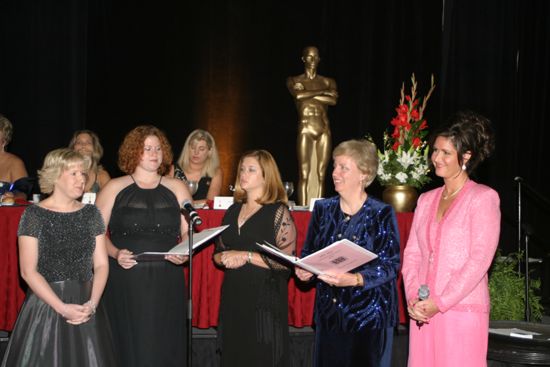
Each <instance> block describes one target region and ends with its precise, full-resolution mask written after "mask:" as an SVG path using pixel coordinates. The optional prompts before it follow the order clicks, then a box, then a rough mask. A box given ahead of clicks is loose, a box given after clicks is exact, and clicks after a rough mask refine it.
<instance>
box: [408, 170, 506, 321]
mask: <svg viewBox="0 0 550 367" xmlns="http://www.w3.org/2000/svg"><path fill="white" fill-rule="evenodd" d="M442 191H443V186H442V187H440V188H437V189H434V190H431V191H429V192H426V193H424V194H422V195H421V196H420V198H419V199H418V206H417V208H416V211H415V213H414V219H413V224H412V229H411V232H410V235H409V240H408V241H407V247H406V248H405V252H404V260H403V268H402V272H403V281H404V284H405V293H406V296H407V299H408V300H412V299H415V298H417V297H418V288H419V287H420V285H421V284H427V285H428V286H429V288H430V298H432V299H433V300H434V301H435V302H436V304H437V306H438V307H439V310H440V311H441V312H446V311H447V310H451V309H452V310H455V311H471V312H489V310H490V302H489V289H488V285H487V282H488V278H487V271H488V269H489V266H490V265H491V261H492V260H493V256H494V254H495V251H496V248H497V245H498V239H499V234H500V200H499V197H498V194H497V192H496V191H494V190H493V189H491V188H490V187H487V186H485V185H481V184H478V183H475V182H474V181H471V180H470V181H468V182H466V184H465V186H464V187H463V189H462V190H461V191H460V192H459V193H458V195H457V197H456V198H455V200H454V202H453V203H452V204H451V206H450V207H449V208H448V209H447V212H446V213H445V215H444V216H443V218H441V221H439V222H438V221H437V219H436V213H437V206H438V204H439V199H440V197H441V194H442Z"/></svg>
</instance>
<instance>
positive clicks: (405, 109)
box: [396, 104, 409, 115]
mask: <svg viewBox="0 0 550 367" xmlns="http://www.w3.org/2000/svg"><path fill="white" fill-rule="evenodd" d="M396 111H397V113H398V114H400V115H401V114H406V113H407V112H409V106H407V105H406V104H402V105H399V107H397V108H396Z"/></svg>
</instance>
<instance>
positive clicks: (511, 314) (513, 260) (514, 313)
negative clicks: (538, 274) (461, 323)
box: [489, 251, 543, 321]
mask: <svg viewBox="0 0 550 367" xmlns="http://www.w3.org/2000/svg"><path fill="white" fill-rule="evenodd" d="M522 258H523V254H522V253H520V254H518V253H513V254H509V255H508V256H507V257H505V258H502V257H501V255H500V251H499V252H497V256H496V257H495V261H494V262H493V265H492V268H491V271H490V273H489V293H490V295H491V320H524V317H525V277H524V276H523V274H518V270H517V269H518V262H519V261H521V259H522ZM539 289H540V280H539V279H530V283H529V306H530V309H531V321H540V320H541V319H542V312H543V307H542V305H541V303H540V296H538V295H536V293H535V292H536V291H537V290H539Z"/></svg>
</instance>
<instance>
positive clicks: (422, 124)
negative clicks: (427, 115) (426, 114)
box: [418, 120, 428, 130]
mask: <svg viewBox="0 0 550 367" xmlns="http://www.w3.org/2000/svg"><path fill="white" fill-rule="evenodd" d="M427 127H428V123H427V122H426V120H424V121H422V123H421V124H420V126H419V127H418V130H424V129H425V128H427Z"/></svg>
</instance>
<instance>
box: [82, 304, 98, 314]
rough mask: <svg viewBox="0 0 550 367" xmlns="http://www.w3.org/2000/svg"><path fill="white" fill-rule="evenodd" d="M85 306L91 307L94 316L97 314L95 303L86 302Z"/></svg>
mask: <svg viewBox="0 0 550 367" xmlns="http://www.w3.org/2000/svg"><path fill="white" fill-rule="evenodd" d="M84 304H85V305H88V306H90V308H91V309H92V315H93V314H95V310H96V308H97V305H96V304H95V303H94V301H92V300H89V301H88V302H86V303H84Z"/></svg>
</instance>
